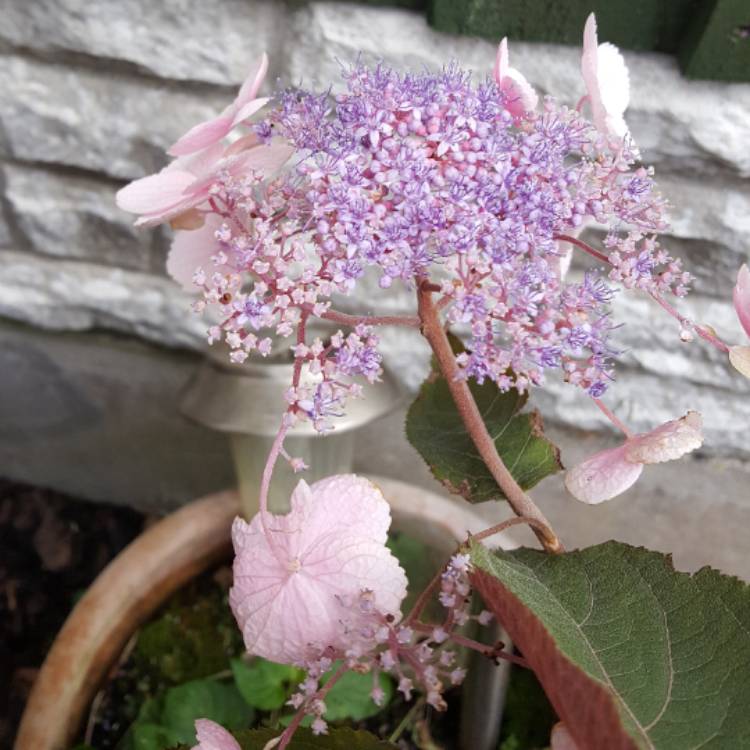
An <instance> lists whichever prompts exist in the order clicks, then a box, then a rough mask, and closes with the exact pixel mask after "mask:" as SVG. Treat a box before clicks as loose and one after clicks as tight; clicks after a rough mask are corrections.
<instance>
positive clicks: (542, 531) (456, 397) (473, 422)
mask: <svg viewBox="0 0 750 750" xmlns="http://www.w3.org/2000/svg"><path fill="white" fill-rule="evenodd" d="M417 300H418V306H419V318H420V320H421V321H422V326H421V331H422V335H423V336H424V337H425V338H426V339H427V341H428V343H429V344H430V346H431V347H432V351H433V353H434V354H435V358H436V359H437V362H438V366H439V368H440V371H441V372H442V373H443V375H444V376H445V379H446V381H447V383H448V388H449V389H450V392H451V396H453V401H454V402H455V404H456V407H457V409H458V412H459V414H460V415H461V419H462V420H463V423H464V426H465V427H466V430H467V432H468V433H469V435H470V436H471V439H472V441H473V442H474V445H475V446H476V448H477V450H478V451H479V455H480V456H481V457H482V460H483V461H484V462H485V464H486V465H487V468H488V469H489V471H490V473H491V474H492V476H493V477H494V479H495V481H496V482H497V483H498V485H499V486H500V488H501V489H502V491H503V492H504V493H505V497H506V498H507V499H508V503H509V504H510V507H511V508H512V509H513V512H514V513H515V514H516V515H517V516H520V517H522V518H531V519H534V520H535V521H536V522H537V523H538V524H539V526H534V527H533V528H534V533H535V534H536V535H537V538H538V539H539V541H540V542H541V543H542V545H543V547H544V549H545V550H547V552H555V553H557V552H562V551H563V546H562V543H561V542H560V540H559V539H558V538H557V535H556V534H555V532H554V531H553V530H552V528H551V527H550V524H549V521H547V519H546V518H545V517H544V514H543V513H542V511H541V510H539V508H538V507H537V506H536V504H535V503H534V501H533V500H532V499H531V498H530V497H529V496H528V495H527V494H526V493H525V492H524V491H523V490H522V489H521V487H520V486H519V485H518V483H517V482H516V480H515V479H514V478H513V476H512V474H511V473H510V472H509V471H508V468H507V467H506V466H505V464H504V463H503V460H502V458H500V455H499V454H498V452H497V447H496V446H495V441H494V440H493V439H492V436H491V435H490V433H489V432H488V431H487V426H486V425H485V424H484V420H483V419H482V415H481V414H480V412H479V409H478V408H477V405H476V402H475V401H474V397H473V396H472V394H471V391H470V390H469V385H468V383H467V382H466V381H465V380H463V379H462V378H461V377H460V371H459V368H458V364H457V363H456V358H455V357H454V355H453V350H452V349H451V345H450V341H448V336H447V334H446V332H445V329H444V328H443V324H442V322H441V320H440V315H439V313H438V311H437V309H436V307H435V303H434V302H433V300H432V294H431V292H430V291H429V287H428V288H423V287H421V286H420V288H419V289H418V291H417Z"/></svg>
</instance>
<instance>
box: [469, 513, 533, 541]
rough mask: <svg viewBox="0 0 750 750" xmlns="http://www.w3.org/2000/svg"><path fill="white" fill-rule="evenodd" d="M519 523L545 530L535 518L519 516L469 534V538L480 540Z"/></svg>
mask: <svg viewBox="0 0 750 750" xmlns="http://www.w3.org/2000/svg"><path fill="white" fill-rule="evenodd" d="M521 524H526V525H527V526H531V528H532V529H538V530H539V531H541V532H543V531H544V530H545V526H544V525H543V524H541V523H539V521H537V520H536V519H535V518H526V517H525V516H519V517H518V518H506V519H505V521H501V522H500V523H497V524H495V525H494V526H490V527H489V529H485V530H484V531H480V532H479V533H478V534H471V536H470V537H469V538H470V539H471V540H473V541H475V542H481V541H482V540H483V539H487V538H488V537H491V536H495V534H500V533H501V532H503V531H505V530H506V529H509V528H510V527H511V526H520V525H521Z"/></svg>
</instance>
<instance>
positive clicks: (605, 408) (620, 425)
mask: <svg viewBox="0 0 750 750" xmlns="http://www.w3.org/2000/svg"><path fill="white" fill-rule="evenodd" d="M594 403H595V404H596V405H597V406H598V407H599V411H601V413H602V414H604V416H605V417H606V418H607V419H608V420H609V421H610V422H612V424H613V425H614V426H615V427H617V429H618V430H620V432H622V433H623V434H624V435H625V437H626V438H631V437H633V433H632V432H631V431H630V430H629V429H628V427H627V426H626V425H625V424H624V423H623V422H621V421H620V419H619V418H618V417H617V415H616V414H615V413H614V412H613V411H612V410H611V409H610V408H609V407H608V406H607V405H606V404H605V403H604V402H603V401H601V400H600V399H598V398H595V399H594Z"/></svg>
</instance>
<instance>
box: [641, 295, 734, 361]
mask: <svg viewBox="0 0 750 750" xmlns="http://www.w3.org/2000/svg"><path fill="white" fill-rule="evenodd" d="M651 296H652V297H653V299H654V301H655V302H656V303H657V304H658V305H660V306H661V307H662V308H663V309H664V310H666V311H667V312H668V313H669V314H670V315H671V316H672V317H673V318H675V320H678V321H679V322H680V324H681V325H683V326H687V327H689V328H692V329H693V330H694V331H695V332H696V333H697V334H698V335H699V336H700V337H701V338H702V339H703V340H704V341H708V343H709V344H712V345H713V346H715V347H716V348H717V349H718V350H719V351H721V352H724V354H728V353H729V347H728V346H727V345H726V344H725V343H724V342H723V341H722V340H721V339H720V338H719V337H718V336H715V335H714V334H713V333H711V332H710V331H709V330H707V329H705V328H703V326H699V325H696V324H695V323H693V322H692V321H690V320H688V318H686V317H685V316H684V315H680V313H678V312H677V310H675V308H674V307H672V305H670V304H669V302H667V301H666V300H665V299H663V298H662V297H660V296H659V295H658V294H651Z"/></svg>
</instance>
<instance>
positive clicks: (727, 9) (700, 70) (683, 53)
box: [679, 0, 750, 116]
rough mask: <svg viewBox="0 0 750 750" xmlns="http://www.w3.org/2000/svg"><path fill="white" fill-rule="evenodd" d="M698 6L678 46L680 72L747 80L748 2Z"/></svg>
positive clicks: (713, 1) (712, 0)
mask: <svg viewBox="0 0 750 750" xmlns="http://www.w3.org/2000/svg"><path fill="white" fill-rule="evenodd" d="M702 5H703V7H701V9H700V11H701V12H700V13H696V14H695V15H694V17H693V18H692V19H691V21H690V23H689V25H688V27H687V29H686V31H685V35H684V37H683V40H682V43H681V45H680V49H679V61H680V67H681V68H682V71H683V73H684V74H685V75H686V76H688V77H689V78H703V79H712V80H716V81H750V0H709V2H706V3H704V4H702ZM748 116H750V115H748Z"/></svg>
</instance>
